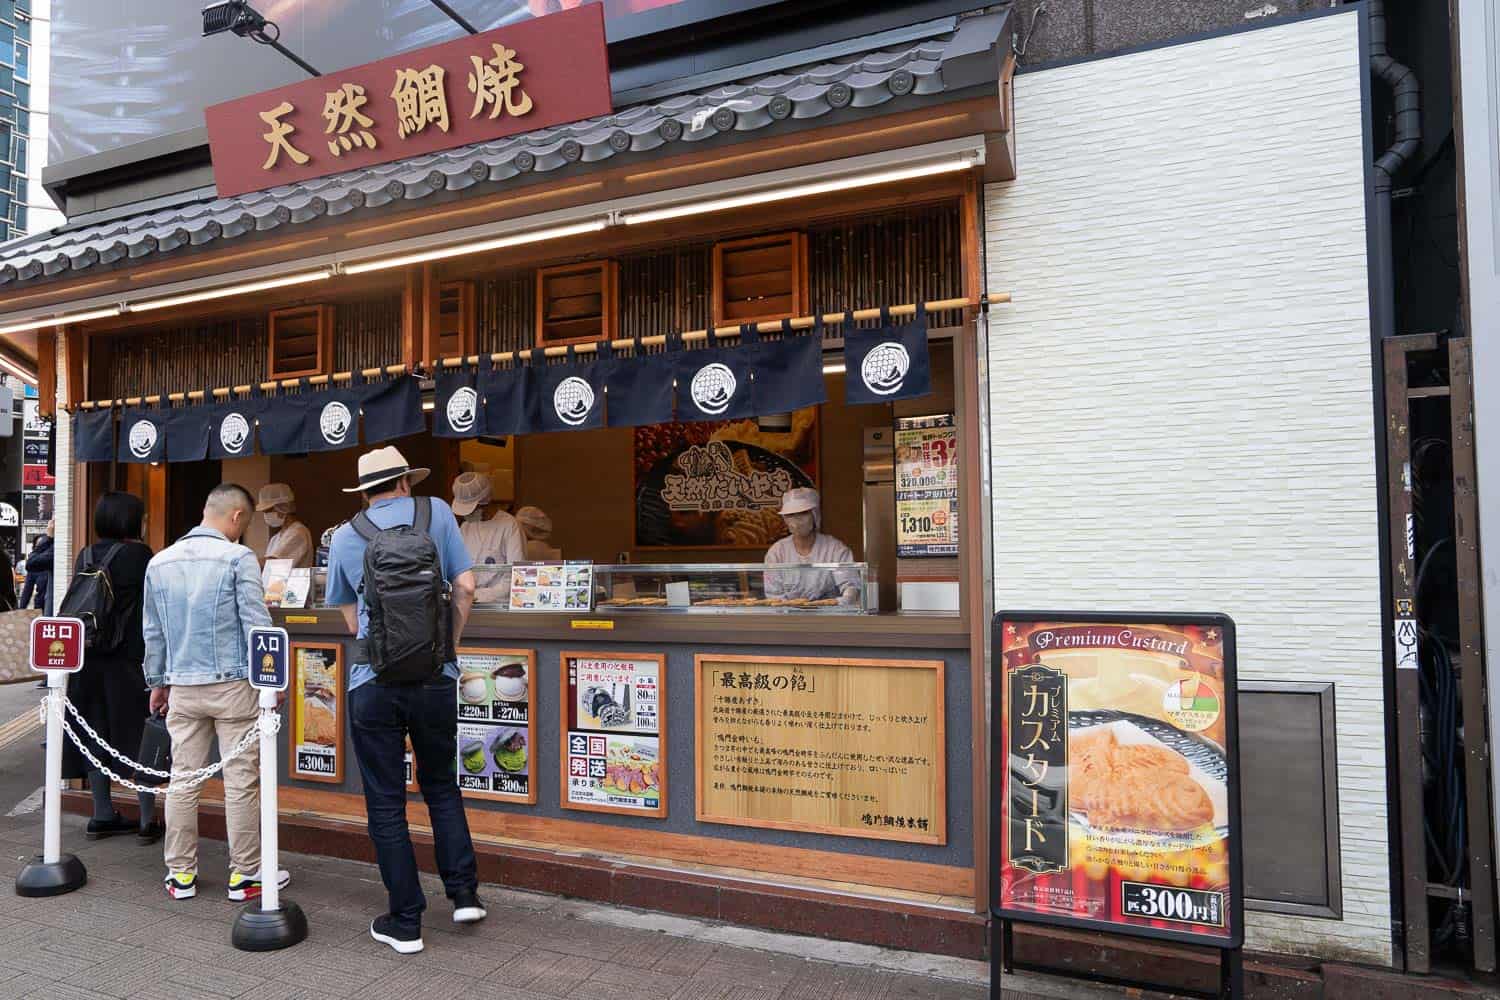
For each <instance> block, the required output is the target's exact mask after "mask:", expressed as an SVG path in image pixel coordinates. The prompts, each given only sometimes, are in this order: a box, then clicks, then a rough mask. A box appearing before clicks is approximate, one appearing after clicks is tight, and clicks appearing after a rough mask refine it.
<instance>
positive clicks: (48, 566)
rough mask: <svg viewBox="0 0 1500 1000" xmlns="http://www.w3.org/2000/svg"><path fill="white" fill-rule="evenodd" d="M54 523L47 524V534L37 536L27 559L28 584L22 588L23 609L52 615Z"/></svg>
mask: <svg viewBox="0 0 1500 1000" xmlns="http://www.w3.org/2000/svg"><path fill="white" fill-rule="evenodd" d="M52 528H53V522H52V521H48V522H47V531H46V533H45V534H41V535H37V536H36V538H35V539H34V540H33V541H32V543H31V554H30V555H28V556H27V557H26V582H25V584H23V585H22V588H21V607H22V608H33V607H34V608H44V609H46V611H47V613H48V614H51V613H52V607H51V605H52V560H53V554H54V552H55V551H56V550H55V549H54V548H53V543H52Z"/></svg>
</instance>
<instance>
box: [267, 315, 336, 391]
mask: <svg viewBox="0 0 1500 1000" xmlns="http://www.w3.org/2000/svg"><path fill="white" fill-rule="evenodd" d="M269 340H270V354H271V356H270V364H269V369H270V373H271V378H304V377H306V376H309V375H326V374H328V373H329V372H330V371H331V370H332V365H333V307H332V306H326V305H324V306H299V307H297V308H295V309H273V310H272V311H271V316H270V336H269Z"/></svg>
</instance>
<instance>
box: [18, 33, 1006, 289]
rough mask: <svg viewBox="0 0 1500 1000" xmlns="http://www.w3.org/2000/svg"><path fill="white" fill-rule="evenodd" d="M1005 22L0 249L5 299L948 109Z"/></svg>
mask: <svg viewBox="0 0 1500 1000" xmlns="http://www.w3.org/2000/svg"><path fill="white" fill-rule="evenodd" d="M981 22H989V23H981ZM1002 22H1003V19H1001V20H997V19H995V18H994V17H993V16H991V17H982V18H970V19H968V20H960V21H958V22H957V23H956V24H954V25H950V28H951V30H947V31H943V32H941V33H939V34H935V35H933V36H931V37H927V38H920V39H917V40H914V41H910V42H905V43H902V44H900V45H896V46H891V47H884V48H876V49H871V50H869V51H864V52H857V51H856V52H854V53H853V54H850V55H846V56H843V57H841V58H837V59H833V60H831V61H827V62H821V63H817V64H814V65H807V66H804V67H800V68H796V69H790V70H785V71H782V72H777V73H773V74H771V75H768V76H761V77H758V78H753V79H748V80H744V81H740V82H737V83H731V84H727V85H722V86H716V87H713V88H712V89H708V90H704V91H702V92H698V93H684V94H679V95H676V96H672V97H668V98H665V99H663V100H660V101H655V102H650V103H642V104H636V105H634V106H631V107H626V108H623V109H621V110H619V111H616V112H614V113H612V114H609V115H605V116H602V117H599V118H591V119H588V120H586V121H580V122H574V123H572V124H568V125H561V126H558V127H555V128H548V129H540V130H537V131H534V132H527V133H524V134H521V135H516V136H512V137H509V138H506V139H499V140H496V141H493V142H483V143H478V144H475V145H471V146H462V147H458V148H456V149H450V150H445V151H442V152H438V153H432V154H428V155H424V156H415V157H411V158H408V159H404V160H397V161H394V162H391V163H384V164H379V165H376V166H371V167H364V168H361V169H357V170H350V171H346V172H344V173H339V174H333V175H330V176H328V177H321V178H317V179H314V180H309V181H302V182H298V183H295V184H286V185H282V186H279V187H274V188H270V189H268V190H265V191H257V192H253V193H250V194H244V195H239V196H236V197H233V198H217V197H204V198H200V199H198V200H195V201H187V202H184V203H181V204H177V205H173V206H171V207H168V208H163V209H158V210H156V211H150V212H143V213H140V214H138V215H131V216H127V217H123V218H118V219H113V220H110V221H107V222H100V223H97V224H92V225H79V226H77V227H76V228H74V227H66V226H65V227H63V228H62V229H60V230H57V231H55V232H53V233H50V234H43V235H40V236H38V237H34V238H32V239H28V240H22V241H18V242H17V243H15V244H12V245H11V246H9V247H4V246H0V290H3V289H4V288H6V287H15V286H16V285H18V284H22V283H26V282H30V281H35V280H37V279H40V278H53V277H68V276H71V275H72V274H76V273H78V272H82V271H88V270H89V269H91V268H95V267H99V266H101V265H110V264H116V263H118V262H121V261H136V260H144V259H147V258H153V257H157V256H159V255H162V254H168V253H172V252H173V251H176V250H178V249H180V248H183V247H194V246H202V245H204V244H217V243H220V242H222V241H224V240H232V239H235V238H237V237H242V236H245V235H247V234H252V233H264V232H267V231H270V230H277V229H286V228H288V227H295V226H297V225H300V224H303V223H307V222H312V221H315V220H319V219H323V218H325V217H332V216H339V215H343V214H345V213H348V212H353V211H356V210H359V209H378V208H381V207H385V206H388V207H389V208H390V209H393V210H394V209H400V208H409V207H414V206H416V205H418V204H420V203H421V202H422V200H423V199H426V198H430V197H433V196H435V195H437V194H439V193H440V192H445V191H447V192H452V191H460V190H463V189H465V188H471V187H474V186H476V185H480V184H487V185H490V186H492V187H493V185H496V184H504V183H505V182H506V181H508V180H511V179H513V178H516V177H519V176H520V175H523V174H539V173H551V172H559V171H563V172H565V171H567V170H568V169H569V168H574V169H578V168H579V165H580V164H585V165H586V164H591V163H597V162H600V161H605V160H609V159H610V158H612V157H615V156H618V155H620V154H622V153H650V152H651V151H655V150H660V151H661V154H660V155H665V154H667V153H670V152H675V151H683V150H686V149H689V148H691V146H692V145H693V144H695V143H698V142H701V141H703V140H706V139H709V138H712V137H714V136H718V135H720V134H722V133H726V132H734V133H746V132H756V131H759V130H762V129H772V128H774V127H775V126H777V125H778V124H780V123H783V122H791V123H795V122H799V121H805V120H808V119H817V118H821V117H823V116H826V115H830V114H832V113H834V112H838V111H842V110H844V109H874V108H878V107H879V106H880V105H883V104H886V103H888V102H891V101H895V100H898V99H906V101H905V103H906V104H911V103H912V102H920V101H921V100H922V99H924V98H929V99H930V98H936V97H937V96H938V95H941V94H943V93H944V92H945V91H952V90H955V89H961V88H962V87H964V86H971V85H973V84H974V83H975V82H977V81H978V80H982V79H983V78H984V76H985V74H986V73H991V74H992V72H993V71H992V70H984V69H981V71H980V72H979V73H978V75H977V77H976V74H975V67H973V66H972V65H970V64H972V62H973V60H974V57H975V56H985V55H988V56H989V58H988V59H985V60H984V61H985V62H992V60H993V55H991V54H990V53H992V52H993V50H994V47H995V39H996V34H997V31H998V28H997V25H998V24H1000V23H1002ZM960 63H963V64H964V65H962V66H959V65H958V64H960ZM994 79H995V76H994V75H989V80H991V81H993V80H994ZM673 147H677V149H673Z"/></svg>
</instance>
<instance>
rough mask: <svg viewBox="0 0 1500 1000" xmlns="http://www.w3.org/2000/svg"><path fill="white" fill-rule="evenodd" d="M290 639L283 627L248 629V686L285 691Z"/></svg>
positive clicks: (264, 689)
mask: <svg viewBox="0 0 1500 1000" xmlns="http://www.w3.org/2000/svg"><path fill="white" fill-rule="evenodd" d="M290 648H291V645H290V641H289V640H288V639H287V634H286V629H284V628H275V627H271V628H253V629H251V630H250V686H251V687H253V688H258V689H260V690H262V691H285V690H286V686H287V677H288V674H289V671H288V669H287V659H288V651H289V650H290Z"/></svg>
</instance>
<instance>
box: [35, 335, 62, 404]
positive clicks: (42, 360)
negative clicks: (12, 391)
mask: <svg viewBox="0 0 1500 1000" xmlns="http://www.w3.org/2000/svg"><path fill="white" fill-rule="evenodd" d="M36 394H37V412H38V413H39V414H41V415H42V416H44V417H51V416H52V415H53V414H54V413H56V412H57V334H56V333H54V332H53V331H51V330H42V331H41V332H39V333H38V334H37V335H36Z"/></svg>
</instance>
